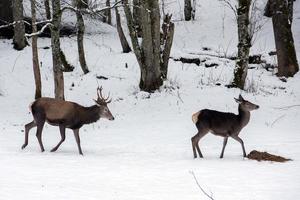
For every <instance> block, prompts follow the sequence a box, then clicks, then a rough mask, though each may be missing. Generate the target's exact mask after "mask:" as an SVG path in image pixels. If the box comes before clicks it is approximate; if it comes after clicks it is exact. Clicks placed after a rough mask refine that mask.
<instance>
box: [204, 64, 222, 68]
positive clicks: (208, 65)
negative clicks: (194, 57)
mask: <svg viewBox="0 0 300 200" xmlns="http://www.w3.org/2000/svg"><path fill="white" fill-rule="evenodd" d="M217 66H219V64H217V63H205V67H206V68H210V67H217Z"/></svg>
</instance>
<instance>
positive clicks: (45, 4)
mask: <svg viewBox="0 0 300 200" xmlns="http://www.w3.org/2000/svg"><path fill="white" fill-rule="evenodd" d="M44 6H45V11H46V18H47V19H51V11H50V3H49V0H44Z"/></svg>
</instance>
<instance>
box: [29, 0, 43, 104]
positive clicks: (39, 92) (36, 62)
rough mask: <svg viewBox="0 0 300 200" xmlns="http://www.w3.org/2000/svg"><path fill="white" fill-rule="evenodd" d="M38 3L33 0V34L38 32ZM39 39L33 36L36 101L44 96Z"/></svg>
mask: <svg viewBox="0 0 300 200" xmlns="http://www.w3.org/2000/svg"><path fill="white" fill-rule="evenodd" d="M35 7H36V2H35V0H31V19H32V23H31V24H32V33H35V32H37V27H36V9H35ZM37 37H38V36H36V35H34V36H32V44H31V47H32V64H33V73H34V80H35V99H38V98H40V97H41V96H42V83H41V73H40V66H39V55H38V49H37Z"/></svg>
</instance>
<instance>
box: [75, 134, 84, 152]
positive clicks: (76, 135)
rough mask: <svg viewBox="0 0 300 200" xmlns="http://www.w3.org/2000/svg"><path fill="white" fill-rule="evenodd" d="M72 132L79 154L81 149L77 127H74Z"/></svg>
mask: <svg viewBox="0 0 300 200" xmlns="http://www.w3.org/2000/svg"><path fill="white" fill-rule="evenodd" d="M73 132H74V136H75V139H76V143H77V147H78V151H79V154H81V155H83V153H82V150H81V146H80V137H79V129H75V130H73Z"/></svg>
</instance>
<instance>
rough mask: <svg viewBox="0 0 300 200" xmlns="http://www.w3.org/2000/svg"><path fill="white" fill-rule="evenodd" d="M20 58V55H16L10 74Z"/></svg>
mask: <svg viewBox="0 0 300 200" xmlns="http://www.w3.org/2000/svg"><path fill="white" fill-rule="evenodd" d="M20 56H21V53H19V55H18V56H17V58H16V59H15V62H14V65H13V68H12V70H11V72H13V71H14V69H15V66H16V63H17V61H18V59H19V57H20Z"/></svg>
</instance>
